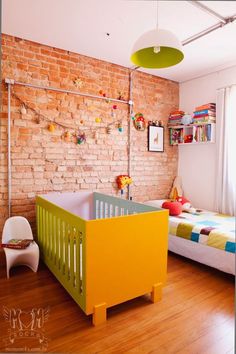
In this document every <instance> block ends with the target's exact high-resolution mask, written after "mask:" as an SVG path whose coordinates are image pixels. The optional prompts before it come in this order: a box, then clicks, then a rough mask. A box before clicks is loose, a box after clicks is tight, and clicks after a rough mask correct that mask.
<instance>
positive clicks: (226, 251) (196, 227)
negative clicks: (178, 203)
mask: <svg viewBox="0 0 236 354" xmlns="http://www.w3.org/2000/svg"><path fill="white" fill-rule="evenodd" d="M164 201H165V200H151V201H148V202H145V204H146V205H151V206H156V207H161V205H162V203H163V202H164ZM168 249H169V250H170V251H172V252H174V253H177V254H179V255H181V256H184V257H187V258H190V259H193V260H195V261H197V262H200V263H203V264H206V265H208V266H211V267H214V268H216V269H219V270H221V271H223V272H226V273H229V274H233V275H235V217H231V216H227V215H223V214H217V213H214V212H210V211H207V210H202V211H201V212H198V213H196V214H191V213H187V212H183V213H181V214H180V215H179V216H169V237H168Z"/></svg>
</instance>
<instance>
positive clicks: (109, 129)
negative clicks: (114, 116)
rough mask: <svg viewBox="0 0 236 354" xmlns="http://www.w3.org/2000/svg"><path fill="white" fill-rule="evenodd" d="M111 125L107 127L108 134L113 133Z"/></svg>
mask: <svg viewBox="0 0 236 354" xmlns="http://www.w3.org/2000/svg"><path fill="white" fill-rule="evenodd" d="M111 130H112V129H111V127H110V126H108V127H107V128H106V132H107V134H111Z"/></svg>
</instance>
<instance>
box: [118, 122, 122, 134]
mask: <svg viewBox="0 0 236 354" xmlns="http://www.w3.org/2000/svg"><path fill="white" fill-rule="evenodd" d="M117 128H118V131H119V132H120V133H122V132H123V126H122V122H121V120H119V121H118V125H117Z"/></svg>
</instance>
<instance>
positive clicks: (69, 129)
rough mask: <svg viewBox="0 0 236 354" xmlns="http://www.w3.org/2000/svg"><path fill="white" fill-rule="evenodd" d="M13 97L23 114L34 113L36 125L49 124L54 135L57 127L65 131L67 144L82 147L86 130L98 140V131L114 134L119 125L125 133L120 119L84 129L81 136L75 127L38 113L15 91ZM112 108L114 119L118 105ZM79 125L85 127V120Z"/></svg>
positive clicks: (64, 136) (62, 136) (64, 135)
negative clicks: (75, 144)
mask: <svg viewBox="0 0 236 354" xmlns="http://www.w3.org/2000/svg"><path fill="white" fill-rule="evenodd" d="M103 94H105V93H104V92H103ZM12 96H13V97H14V98H15V99H17V100H18V101H19V102H20V105H21V108H20V111H21V110H23V108H24V109H25V110H23V113H22V114H25V113H27V110H28V111H31V112H32V113H34V115H35V118H34V121H35V123H36V124H40V123H41V122H47V123H48V124H47V127H46V129H47V130H48V131H49V132H50V133H53V132H54V131H55V129H56V127H59V128H61V129H63V130H64V131H63V132H62V135H61V139H63V140H64V141H65V142H72V141H73V140H74V142H75V143H77V144H78V145H81V144H83V143H85V142H86V135H87V134H86V135H85V132H84V130H89V133H90V134H92V136H93V137H94V138H95V139H96V140H97V139H98V132H97V130H98V129H105V132H106V133H107V134H111V133H112V127H113V126H115V125H117V129H118V131H119V132H123V126H122V121H121V120H120V119H119V120H115V121H113V122H111V123H109V124H107V125H104V124H99V126H97V127H96V128H92V129H91V128H89V127H88V128H83V132H81V131H79V134H77V132H75V127H74V126H69V125H65V124H62V123H59V122H57V121H55V120H52V119H50V118H48V117H47V116H45V115H43V114H42V113H40V112H39V111H37V110H36V109H35V108H33V107H32V106H30V105H29V104H28V103H26V102H24V101H23V100H22V99H21V98H20V97H19V96H18V95H17V94H15V93H14V92H13V91H12ZM111 108H112V109H111V111H112V114H111V116H112V117H113V116H114V111H115V110H116V109H117V105H113V106H112V107H111ZM95 121H96V123H102V118H100V117H97V118H95ZM79 124H80V125H84V120H83V119H81V120H80V121H79ZM72 137H74V139H72Z"/></svg>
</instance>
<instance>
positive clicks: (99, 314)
mask: <svg viewBox="0 0 236 354" xmlns="http://www.w3.org/2000/svg"><path fill="white" fill-rule="evenodd" d="M106 319H107V306H106V303H105V302H104V303H102V304H100V305H96V306H94V308H93V325H94V326H98V325H100V324H102V323H104V322H106Z"/></svg>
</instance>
